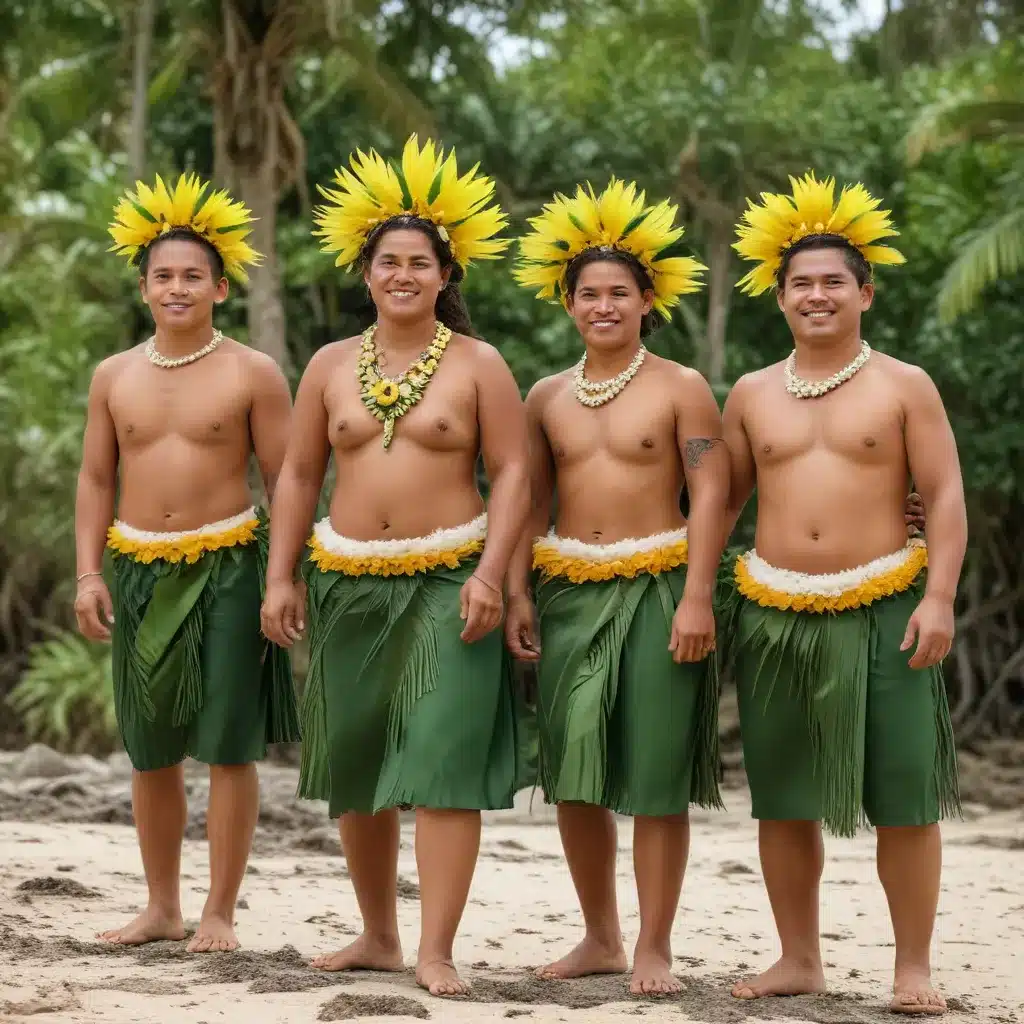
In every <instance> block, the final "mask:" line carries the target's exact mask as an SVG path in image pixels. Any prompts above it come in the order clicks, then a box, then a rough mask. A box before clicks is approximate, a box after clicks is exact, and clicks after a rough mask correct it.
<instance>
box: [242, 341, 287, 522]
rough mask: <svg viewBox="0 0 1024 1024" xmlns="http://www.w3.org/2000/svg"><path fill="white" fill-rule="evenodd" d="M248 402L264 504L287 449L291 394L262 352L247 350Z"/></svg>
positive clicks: (281, 375)
mask: <svg viewBox="0 0 1024 1024" xmlns="http://www.w3.org/2000/svg"><path fill="white" fill-rule="evenodd" d="M248 355H249V358H250V371H249V372H250V380H251V387H252V401H251V405H250V407H249V433H250V435H251V436H252V448H253V452H254V453H255V455H256V461H257V462H258V463H259V467H260V476H261V477H262V478H263V487H264V489H265V490H266V492H267V501H268V502H272V501H273V500H274V488H275V487H276V486H277V478H278V475H279V474H280V472H281V463H282V462H284V453H285V449H286V448H287V446H288V426H289V421H290V419H291V413H292V393H291V389H290V388H289V387H288V381H287V379H286V378H285V375H284V374H283V373H282V372H281V368H280V367H279V366H278V365H277V363H276V362H275V361H274V360H273V359H272V358H271V357H270V356H268V355H265V354H264V353H263V352H255V351H250V352H249V353H248Z"/></svg>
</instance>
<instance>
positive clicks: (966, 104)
mask: <svg viewBox="0 0 1024 1024" xmlns="http://www.w3.org/2000/svg"><path fill="white" fill-rule="evenodd" d="M1014 136H1017V137H1020V138H1024V100H1019V99H1016V98H1014V97H1009V96H1007V97H1002V96H999V97H993V98H991V99H966V100H956V101H946V102H944V103H940V104H935V105H934V106H931V107H928V108H926V109H925V110H924V111H923V112H922V113H921V115H920V116H919V117H918V119H917V121H915V122H914V124H913V125H912V126H911V128H910V131H909V132H908V133H907V141H906V147H907V160H908V161H909V162H910V163H911V164H916V163H918V162H919V161H920V160H921V158H922V157H923V156H925V154H927V153H935V152H937V151H939V150H942V149H947V148H948V147H950V146H955V145H959V144H962V143H965V142H984V141H988V140H992V139H1008V138H1011V137H1014Z"/></svg>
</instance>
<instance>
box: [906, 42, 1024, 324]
mask: <svg viewBox="0 0 1024 1024" xmlns="http://www.w3.org/2000/svg"><path fill="white" fill-rule="evenodd" d="M1022 76H1024V48H1022V47H1020V46H1019V45H1016V46H1012V47H1011V48H1010V49H1009V51H1008V52H1006V53H1004V55H1003V57H1002V58H1001V59H1000V60H999V62H998V64H997V66H996V68H995V69H994V73H993V74H992V75H991V76H990V77H989V80H988V81H986V82H983V83H980V84H977V83H973V84H972V85H971V86H970V87H969V88H968V89H967V90H965V91H964V92H962V93H960V94H958V95H956V96H953V97H952V98H949V99H946V100H943V101H942V102H940V103H937V104H934V105H932V106H930V107H928V108H926V109H925V110H923V111H922V112H921V114H920V116H919V117H918V119H917V121H916V122H915V123H914V124H913V126H912V127H911V129H910V132H909V133H908V136H907V158H908V161H909V163H910V164H911V165H914V164H917V163H918V162H920V161H921V160H922V159H923V158H924V156H925V155H926V154H928V153H936V152H939V151H941V150H945V149H948V148H950V147H952V146H956V145H960V144H963V143H968V142H984V141H997V140H998V141H1000V142H1001V143H1003V144H1004V145H1009V146H1014V147H1019V146H1020V145H1021V143H1022V142H1024V99H1021V92H1020V82H1021V80H1022ZM992 210H993V213H992V216H991V217H990V218H989V219H988V220H986V221H984V222H983V223H981V224H980V225H979V226H978V227H977V228H976V229H975V230H973V231H972V232H970V234H968V235H967V236H966V237H965V238H964V239H963V243H962V246H961V248H960V251H959V254H958V255H957V257H956V259H955V260H954V261H953V262H952V264H950V266H949V268H948V269H947V270H946V273H945V275H944V276H943V278H942V282H941V283H940V285H939V296H938V305H939V314H940V316H941V318H942V319H943V320H945V321H946V322H951V321H953V320H955V319H956V318H957V317H958V316H960V315H961V314H962V313H966V312H967V311H968V310H970V309H972V308H973V307H974V306H975V305H976V304H977V302H978V300H979V298H980V297H981V295H982V293H983V292H984V290H985V289H986V288H987V287H988V286H989V285H990V284H992V283H993V282H995V281H997V280H999V279H1001V278H1005V277H1010V276H1012V275H1013V274H1015V273H1017V272H1018V271H1019V270H1020V269H1021V268H1022V267H1024V170H1022V168H1021V161H1020V160H1017V161H1015V162H1011V166H1010V168H1009V169H1008V170H1007V171H1006V172H1005V173H1004V175H1003V179H1002V187H1001V188H1000V189H999V191H998V193H997V194H996V197H995V199H994V201H993V203H992Z"/></svg>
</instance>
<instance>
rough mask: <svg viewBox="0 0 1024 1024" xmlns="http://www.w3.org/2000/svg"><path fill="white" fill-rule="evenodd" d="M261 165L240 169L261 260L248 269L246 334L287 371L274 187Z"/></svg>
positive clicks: (243, 196)
mask: <svg viewBox="0 0 1024 1024" xmlns="http://www.w3.org/2000/svg"><path fill="white" fill-rule="evenodd" d="M268 170H269V168H268V166H267V165H264V166H263V167H261V168H256V170H255V171H245V170H239V171H238V172H237V180H238V185H239V198H240V199H241V200H242V202H244V203H245V205H246V206H248V207H249V209H250V210H252V214H253V216H254V217H256V218H258V219H257V221H256V223H255V224H254V225H253V232H252V245H253V248H255V249H256V251H257V252H260V253H262V254H263V261H262V262H261V263H260V264H259V265H258V266H255V267H252V268H250V270H249V335H250V342H251V344H252V346H253V347H254V348H258V349H259V350H260V351H261V352H266V353H267V355H269V356H273V357H274V359H276V360H277V364H278V365H279V366H280V367H281V369H282V370H284V371H285V372H286V373H287V372H288V370H289V369H290V363H291V360H290V358H289V355H288V347H287V344H286V341H285V339H286V333H285V322H284V303H283V302H282V299H281V271H280V267H279V265H278V259H277V190H276V189H275V188H274V185H273V183H272V182H268V181H267V178H268V177H271V174H268V173H267V172H268Z"/></svg>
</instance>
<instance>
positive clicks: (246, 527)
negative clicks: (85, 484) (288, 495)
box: [107, 507, 260, 565]
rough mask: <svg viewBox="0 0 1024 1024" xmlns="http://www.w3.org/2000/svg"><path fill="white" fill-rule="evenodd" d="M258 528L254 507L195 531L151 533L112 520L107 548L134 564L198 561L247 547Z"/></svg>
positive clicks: (257, 517)
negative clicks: (242, 545) (216, 553)
mask: <svg viewBox="0 0 1024 1024" xmlns="http://www.w3.org/2000/svg"><path fill="white" fill-rule="evenodd" d="M259 525H260V520H259V516H258V515H257V512H256V509H255V507H250V508H247V509H246V510H245V511H244V512H239V513H238V515H237V516H232V517H231V518H230V519H221V520H220V521H219V522H216V523H210V524H209V525H207V526H200V527H199V529H197V530H178V531H169V532H166V533H164V532H153V531H149V530H137V529H135V527H134V526H129V525H128V524H127V523H123V522H121V520H120V519H115V520H114V525H113V526H111V527H110V529H108V530H107V547H108V548H110V550H111V551H116V552H117V553H118V554H121V555H128V556H129V557H130V558H132V559H134V560H135V561H136V562H142V563H144V564H147V565H148V564H149V563H150V562H152V561H155V560H156V559H158V558H161V559H163V560H164V561H165V562H182V561H184V562H189V563H193V562H198V561H199V559H200V558H202V557H203V555H205V554H207V553H208V552H210V551H218V550H220V549H221V548H233V547H236V546H237V545H239V544H250V543H251V542H252V541H254V540H255V539H256V528H257V527H258V526H259Z"/></svg>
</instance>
